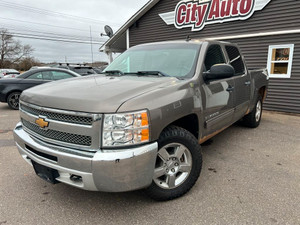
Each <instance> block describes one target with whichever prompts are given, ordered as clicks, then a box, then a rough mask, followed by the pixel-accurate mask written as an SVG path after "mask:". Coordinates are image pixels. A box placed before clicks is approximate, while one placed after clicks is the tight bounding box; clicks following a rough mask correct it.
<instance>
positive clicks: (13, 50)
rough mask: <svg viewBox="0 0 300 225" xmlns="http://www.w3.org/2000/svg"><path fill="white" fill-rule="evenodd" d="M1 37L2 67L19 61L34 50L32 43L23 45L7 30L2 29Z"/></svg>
mask: <svg viewBox="0 0 300 225" xmlns="http://www.w3.org/2000/svg"><path fill="white" fill-rule="evenodd" d="M0 39H1V45H0V68H3V67H4V66H5V65H6V64H14V63H18V62H19V61H20V60H21V59H23V58H24V57H28V56H29V55H30V54H31V53H32V52H33V50H34V49H33V48H32V47H31V46H30V45H22V44H21V42H20V41H16V40H14V39H13V35H11V34H10V33H9V32H8V31H7V30H0Z"/></svg>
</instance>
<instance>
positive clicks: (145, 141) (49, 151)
mask: <svg viewBox="0 0 300 225" xmlns="http://www.w3.org/2000/svg"><path fill="white" fill-rule="evenodd" d="M267 86H268V75H267V71H266V70H265V69H260V70H258V69H256V70H248V69H247V67H246V65H245V62H244V59H243V56H242V55H241V53H240V50H239V48H238V47H237V46H236V45H234V44H230V43H226V42H216V41H176V42H160V43H152V44H144V45H139V46H135V47H133V48H131V49H129V50H127V51H126V52H124V53H123V54H122V55H120V56H119V57H118V58H117V59H115V61H114V62H113V63H111V64H110V65H109V66H108V67H107V68H106V70H105V71H104V72H103V74H102V75H94V76H88V77H80V78H74V79H69V80H68V81H57V82H53V83H49V84H44V85H41V86H37V87H35V88H31V89H28V90H26V91H24V92H23V93H22V95H21V98H20V115H21V122H20V123H19V124H17V126H16V128H15V130H14V137H15V141H16V144H17V147H18V150H19V152H20V154H21V156H22V157H23V158H24V159H25V160H26V161H27V162H28V163H29V164H30V165H32V166H33V168H34V170H35V172H36V174H37V175H38V176H40V177H41V178H43V179H45V180H47V181H49V182H51V183H58V182H62V183H66V184H69V185H72V186H74V187H78V188H82V189H85V190H91V191H104V192H124V191H132V190H137V189H145V191H146V193H147V194H148V195H149V196H150V197H152V198H153V199H156V200H170V199H174V198H177V197H179V196H181V195H183V194H185V193H186V192H188V191H189V190H190V188H192V186H193V185H194V184H195V182H196V181H197V179H198V177H199V174H200V171H201V166H202V155H201V144H202V143H204V142H205V141H207V140H208V139H210V138H211V137H213V136H215V135H216V134H218V133H219V132H221V131H223V130H224V129H225V128H227V127H229V126H230V125H232V124H233V123H235V122H236V121H238V120H242V122H243V123H244V124H245V125H246V126H249V127H253V128H254V127H257V126H258V125H259V123H260V120H261V115H262V104H263V100H264V99H265V97H266V91H267Z"/></svg>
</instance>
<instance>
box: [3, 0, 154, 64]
mask: <svg viewBox="0 0 300 225" xmlns="http://www.w3.org/2000/svg"><path fill="white" fill-rule="evenodd" d="M146 2H148V0H139V1H136V0H126V1H122V0H111V1H104V0H87V1H74V0H52V1H45V0H15V1H13V2H12V1H9V0H0V7H1V15H0V28H7V29H8V30H9V31H10V32H11V33H12V34H15V35H31V36H33V35H35V37H36V38H41V37H42V38H49V39H61V40H62V39H64V40H66V39H68V40H72V41H81V42H87V43H89V41H90V27H91V30H92V39H93V42H96V43H100V42H101V43H103V42H104V41H106V40H107V37H100V33H101V32H104V26H105V25H110V26H111V27H112V28H113V30H114V31H116V30H117V29H118V28H119V27H120V26H121V25H123V24H124V23H125V22H126V21H127V20H128V19H129V18H130V17H131V16H132V15H133V14H134V13H136V12H137V11H138V10H139V9H140V8H141V7H142V6H143V5H144V4H146ZM39 9H42V10H39ZM53 12H57V13H56V14H55V13H53ZM69 15H72V16H69ZM85 18H89V19H91V20H88V19H85ZM43 24H44V25H43ZM15 39H18V40H20V41H21V42H22V43H23V44H30V45H31V46H32V47H33V48H34V49H35V51H34V53H33V56H34V57H36V58H37V59H38V60H40V61H41V62H53V61H56V62H65V59H67V61H68V62H71V63H81V62H91V60H92V56H91V45H90V44H79V43H64V42H54V41H49V40H38V39H27V38H20V37H15ZM99 47H100V44H93V54H94V61H107V56H106V55H105V54H104V53H100V52H98V49H99Z"/></svg>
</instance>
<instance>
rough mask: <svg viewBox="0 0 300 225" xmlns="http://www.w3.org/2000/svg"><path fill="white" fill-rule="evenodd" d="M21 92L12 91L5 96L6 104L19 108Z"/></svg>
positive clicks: (12, 107) (15, 108)
mask: <svg viewBox="0 0 300 225" xmlns="http://www.w3.org/2000/svg"><path fill="white" fill-rule="evenodd" d="M20 95H21V92H12V93H10V94H9V95H8V97H7V104H8V106H9V107H10V108H11V109H14V110H17V109H19V98H20Z"/></svg>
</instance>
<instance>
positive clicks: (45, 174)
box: [31, 161, 59, 184]
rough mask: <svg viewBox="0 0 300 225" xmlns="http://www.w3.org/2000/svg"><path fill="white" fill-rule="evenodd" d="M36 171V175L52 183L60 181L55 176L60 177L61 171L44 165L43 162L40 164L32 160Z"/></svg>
mask: <svg viewBox="0 0 300 225" xmlns="http://www.w3.org/2000/svg"><path fill="white" fill-rule="evenodd" d="M31 162H32V165H33V168H34V171H35V173H36V175H38V176H39V177H40V178H42V179H43V180H45V181H47V182H49V183H52V184H57V183H59V181H57V180H56V179H55V178H57V177H59V173H58V171H57V170H55V169H52V168H49V167H46V166H43V165H41V164H38V163H36V162H34V161H31Z"/></svg>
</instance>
